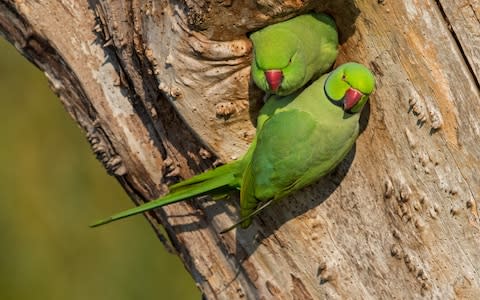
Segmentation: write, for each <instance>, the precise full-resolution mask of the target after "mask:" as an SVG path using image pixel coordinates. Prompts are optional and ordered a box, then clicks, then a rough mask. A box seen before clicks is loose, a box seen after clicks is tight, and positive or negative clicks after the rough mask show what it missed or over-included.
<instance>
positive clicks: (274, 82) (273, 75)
mask: <svg viewBox="0 0 480 300" xmlns="http://www.w3.org/2000/svg"><path fill="white" fill-rule="evenodd" d="M265 77H266V78H267V82H268V86H269V87H270V90H272V91H273V92H276V91H277V90H278V88H279V87H280V84H281V83H282V79H283V73H282V71H281V70H267V71H265Z"/></svg>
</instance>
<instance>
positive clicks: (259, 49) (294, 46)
mask: <svg viewBox="0 0 480 300" xmlns="http://www.w3.org/2000/svg"><path fill="white" fill-rule="evenodd" d="M250 39H251V40H252V42H253V55H254V58H253V61H252V77H253V80H254V82H255V84H256V85H257V86H258V87H260V88H261V89H262V90H264V91H265V92H269V93H272V94H277V95H280V96H286V95H289V94H291V93H293V92H295V91H296V90H298V89H299V88H301V87H303V86H304V85H305V84H306V83H307V82H308V81H309V80H310V79H312V78H315V77H318V76H320V75H321V74H323V73H325V72H327V71H328V69H329V68H330V67H331V66H332V64H333V62H334V61H335V58H336V57H337V48H338V33H337V28H336V26H335V22H334V20H333V19H332V18H331V17H329V16H328V15H326V14H322V13H319V14H316V13H311V14H306V15H301V16H298V17H295V18H293V19H290V20H287V21H285V22H281V23H277V24H273V25H270V26H267V27H265V28H263V29H261V30H259V31H256V32H254V33H252V34H251V35H250Z"/></svg>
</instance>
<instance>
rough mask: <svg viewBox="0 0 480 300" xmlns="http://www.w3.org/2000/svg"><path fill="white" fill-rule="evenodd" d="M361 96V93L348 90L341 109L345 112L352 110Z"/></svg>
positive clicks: (351, 89)
mask: <svg viewBox="0 0 480 300" xmlns="http://www.w3.org/2000/svg"><path fill="white" fill-rule="evenodd" d="M362 96H363V94H362V92H360V91H358V90H356V89H354V88H348V90H347V92H346V93H345V97H343V109H344V110H345V111H347V110H350V109H352V107H354V106H355V104H357V102H358V101H359V100H360V99H361V98H362Z"/></svg>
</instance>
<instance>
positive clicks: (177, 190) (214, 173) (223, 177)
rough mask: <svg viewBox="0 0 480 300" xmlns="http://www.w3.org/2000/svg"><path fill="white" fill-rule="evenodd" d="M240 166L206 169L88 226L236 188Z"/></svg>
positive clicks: (233, 164)
mask: <svg viewBox="0 0 480 300" xmlns="http://www.w3.org/2000/svg"><path fill="white" fill-rule="evenodd" d="M239 166H240V162H239V161H235V162H232V163H229V164H226V165H223V166H220V167H218V168H216V169H213V170H210V171H206V172H204V173H201V174H199V175H197V176H194V177H192V178H190V179H187V180H185V181H182V182H179V183H177V184H174V185H172V186H171V187H170V193H169V194H167V195H165V196H164V197H161V198H158V199H156V200H153V201H150V202H147V203H145V204H142V205H140V206H137V207H134V208H131V209H128V210H125V211H122V212H119V213H117V214H114V215H112V216H110V217H108V218H106V219H103V220H100V221H97V222H95V223H93V224H91V225H90V227H97V226H101V225H104V224H107V223H110V222H113V221H116V220H120V219H123V218H126V217H129V216H133V215H136V214H139V213H142V212H145V211H148V210H151V209H154V208H157V207H162V206H164V205H167V204H172V203H176V202H179V201H183V200H186V199H189V198H192V197H195V196H201V195H207V194H212V193H213V194H215V191H217V190H220V191H222V193H224V192H225V190H226V189H235V188H238V187H239V185H240V183H239V182H238V181H239V180H238V176H237V174H236V173H237V172H239V171H240V170H239V169H238V168H239Z"/></svg>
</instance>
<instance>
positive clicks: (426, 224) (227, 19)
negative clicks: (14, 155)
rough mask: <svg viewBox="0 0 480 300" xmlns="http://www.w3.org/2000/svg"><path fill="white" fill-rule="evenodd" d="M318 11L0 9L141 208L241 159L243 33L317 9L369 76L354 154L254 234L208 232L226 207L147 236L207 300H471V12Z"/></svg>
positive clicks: (472, 4)
mask: <svg viewBox="0 0 480 300" xmlns="http://www.w3.org/2000/svg"><path fill="white" fill-rule="evenodd" d="M319 2H321V1H313V0H311V1H275V0H256V1H254V0H243V1H190V0H184V1H174V0H170V1H167V0H161V1H160V0H159V1H138V0H136V1H94V0H91V1H89V2H86V1H77V0H75V1H74V0H64V1H50V2H48V3H42V4H40V3H38V2H36V1H29V0H24V1H1V2H0V29H1V31H2V32H3V34H4V35H5V36H6V37H7V39H9V40H10V41H11V42H12V43H13V44H15V45H16V47H17V48H18V49H19V50H20V51H21V52H22V53H23V54H24V55H25V56H27V57H28V58H29V59H30V60H31V61H33V62H34V63H36V64H37V65H38V66H39V68H41V69H42V70H44V71H45V74H46V75H47V76H48V78H49V80H50V82H51V85H52V88H53V89H54V90H55V91H56V92H57V93H58V95H59V96H60V98H61V99H62V102H63V103H64V104H65V107H66V109H67V111H68V112H69V113H70V114H71V115H72V117H73V118H74V119H75V120H76V121H77V122H78V123H79V124H80V126H81V127H82V128H83V129H84V130H85V132H86V133H87V136H88V138H89V140H90V142H91V143H92V147H93V150H94V152H95V153H96V154H97V156H98V157H99V159H100V160H101V161H102V162H103V163H104V165H105V167H106V169H107V170H108V171H109V172H110V173H112V174H114V175H115V176H116V177H117V178H118V179H119V181H120V183H121V184H122V185H123V186H124V187H125V189H126V191H127V192H128V193H129V194H130V195H131V196H132V198H133V199H135V200H136V201H141V200H142V199H149V198H152V197H154V196H157V195H159V194H160V193H162V192H165V190H166V189H165V187H164V183H168V182H171V181H172V180H175V179H177V178H178V177H187V176H190V175H192V174H193V173H195V172H198V171H200V170H202V169H205V168H206V167H208V166H210V165H211V164H212V163H213V162H214V161H215V159H216V158H220V159H221V160H222V161H224V162H226V161H228V160H230V159H233V158H236V157H238V156H239V155H241V153H243V151H244V150H245V149H246V147H247V146H248V143H249V142H250V140H251V138H252V135H253V134H254V127H253V125H252V123H253V122H252V120H254V116H255V111H256V108H257V106H258V105H257V103H258V99H259V98H260V97H261V95H260V93H259V92H258V90H256V89H255V88H254V87H253V86H252V83H251V82H250V81H249V62H250V58H251V57H250V55H251V45H250V43H249V41H248V39H247V37H246V33H247V32H250V31H253V30H256V29H258V28H261V27H263V26H265V25H266V24H270V23H273V22H277V21H280V20H283V19H286V18H289V17H291V16H294V15H298V14H301V13H303V12H305V11H308V10H310V9H317V10H321V11H324V10H325V11H328V12H329V13H331V14H332V15H333V16H334V17H335V18H336V20H337V23H338V24H339V30H340V34H341V42H342V46H341V54H340V56H339V58H338V63H341V62H345V61H350V60H355V61H359V62H362V63H364V64H366V65H368V66H370V67H371V68H372V70H373V71H374V73H375V75H376V77H377V81H378V89H377V91H376V93H375V95H374V96H373V97H371V103H370V106H369V108H370V109H369V110H368V111H366V112H365V114H364V117H363V119H362V126H363V128H364V131H363V133H362V135H361V136H360V138H359V140H358V142H357V144H356V149H355V151H352V153H351V154H350V155H349V156H348V158H347V160H346V161H345V162H344V163H343V164H342V165H341V166H340V167H339V168H338V169H337V170H336V171H335V172H334V173H333V174H331V175H329V176H328V177H327V178H325V179H324V180H321V181H320V182H319V183H318V184H315V185H314V186H312V187H310V188H307V189H305V190H303V191H302V192H299V193H297V194H295V195H294V196H292V197H290V198H288V199H286V200H285V201H284V202H283V203H282V205H278V206H275V207H273V208H271V209H269V210H268V211H266V212H265V213H263V214H262V215H261V216H259V217H258V218H257V219H256V221H255V222H254V224H253V226H252V227H251V228H249V229H248V230H237V231H233V232H230V233H228V234H225V235H219V234H218V232H219V231H220V230H221V229H223V228H225V227H227V226H228V225H230V224H231V223H232V222H234V221H235V220H236V218H237V205H236V204H235V201H230V202H218V203H213V202H207V201H199V202H195V203H194V202H187V203H181V204H176V205H172V206H170V207H168V208H165V209H164V210H158V214H157V217H158V219H157V218H155V219H154V218H151V221H152V224H153V225H154V227H157V226H159V225H158V224H157V223H156V221H155V220H159V221H160V222H161V223H164V224H166V225H167V227H166V228H167V232H168V234H169V235H170V237H171V239H172V242H173V246H174V247H175V248H176V250H177V251H178V253H179V255H180V256H181V257H182V259H183V260H184V262H185V265H186V267H187V268H188V269H189V270H190V272H191V273H192V275H193V276H194V278H195V280H196V281H197V282H198V284H199V287H200V288H201V289H202V291H203V292H204V294H205V296H206V297H207V298H209V299H216V298H219V299H232V298H241V297H244V298H265V299H268V298H284V299H289V298H297V299H309V298H314V299H317V298H384V299H390V298H414V297H419V296H425V297H428V298H434V297H435V298H448V299H451V298H470V299H474V298H478V297H479V296H480V274H479V268H480V254H479V251H478V249H479V248H480V232H479V231H480V219H479V216H478V208H477V200H478V196H479V195H480V179H479V176H478V169H479V167H480V148H479V147H478V141H479V135H480V123H479V121H478V119H479V118H478V116H479V115H480V100H479V99H480V92H479V81H480V79H479V78H480V62H479V57H480V49H479V48H480V22H479V19H480V2H479V1H478V0H469V1H466V0H456V1H449V0H438V1H433V0H426V1H415V0H404V1H391V0H382V1H380V0H378V1H367V0H356V1H353V0H343V1H330V2H334V4H329V3H327V2H328V1H322V2H325V3H326V4H325V3H319ZM233 200H236V199H235V198H234V199H233ZM99 201H100V200H99ZM111 226H114V225H111Z"/></svg>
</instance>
